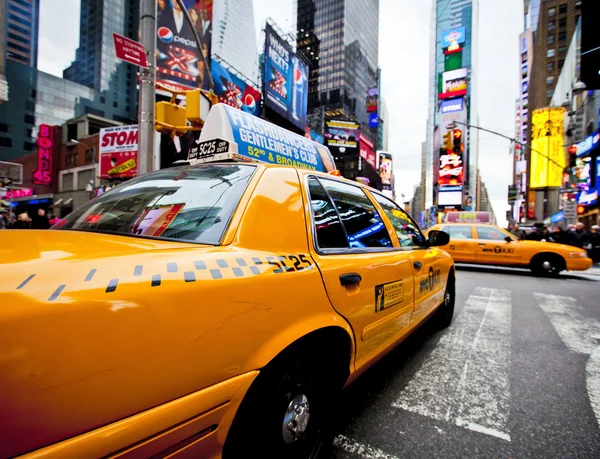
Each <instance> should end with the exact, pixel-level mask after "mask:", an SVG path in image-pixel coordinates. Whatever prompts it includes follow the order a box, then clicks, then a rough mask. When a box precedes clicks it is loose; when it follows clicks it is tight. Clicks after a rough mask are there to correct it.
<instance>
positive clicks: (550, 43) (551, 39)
mask: <svg viewBox="0 0 600 459" xmlns="http://www.w3.org/2000/svg"><path fill="white" fill-rule="evenodd" d="M555 39H556V37H555V36H554V34H552V35H548V44H549V45H553V44H554V41H555Z"/></svg>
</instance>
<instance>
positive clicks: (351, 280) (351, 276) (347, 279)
mask: <svg viewBox="0 0 600 459" xmlns="http://www.w3.org/2000/svg"><path fill="white" fill-rule="evenodd" d="M361 280H362V277H361V276H360V274H357V273H348V274H342V275H341V276H340V284H342V285H343V286H346V285H352V284H358V283H359V282H360V281H361Z"/></svg>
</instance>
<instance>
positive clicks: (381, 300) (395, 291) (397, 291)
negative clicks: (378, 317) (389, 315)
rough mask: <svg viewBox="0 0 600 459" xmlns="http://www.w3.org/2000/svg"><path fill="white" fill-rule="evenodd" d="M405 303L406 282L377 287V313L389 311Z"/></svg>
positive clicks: (401, 281) (389, 283)
mask: <svg viewBox="0 0 600 459" xmlns="http://www.w3.org/2000/svg"><path fill="white" fill-rule="evenodd" d="M403 301H404V280H403V279H400V280H397V281H394V282H388V283H387V284H380V285H376V286H375V312H376V313H377V312H381V311H383V310H384V309H389V308H391V307H392V306H396V305H398V304H400V303H402V302H403Z"/></svg>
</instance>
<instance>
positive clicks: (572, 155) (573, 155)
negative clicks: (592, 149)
mask: <svg viewBox="0 0 600 459" xmlns="http://www.w3.org/2000/svg"><path fill="white" fill-rule="evenodd" d="M575 166H577V145H571V146H570V147H569V167H570V168H573V167H575Z"/></svg>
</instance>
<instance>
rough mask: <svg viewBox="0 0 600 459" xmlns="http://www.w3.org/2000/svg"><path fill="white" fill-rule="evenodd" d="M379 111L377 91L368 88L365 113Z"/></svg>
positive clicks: (376, 89)
mask: <svg viewBox="0 0 600 459" xmlns="http://www.w3.org/2000/svg"><path fill="white" fill-rule="evenodd" d="M378 110H379V89H378V88H370V89H368V90H367V113H377V111H378Z"/></svg>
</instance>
